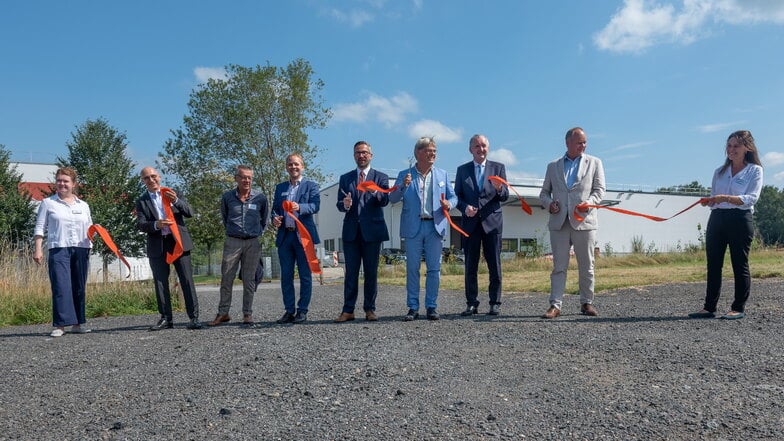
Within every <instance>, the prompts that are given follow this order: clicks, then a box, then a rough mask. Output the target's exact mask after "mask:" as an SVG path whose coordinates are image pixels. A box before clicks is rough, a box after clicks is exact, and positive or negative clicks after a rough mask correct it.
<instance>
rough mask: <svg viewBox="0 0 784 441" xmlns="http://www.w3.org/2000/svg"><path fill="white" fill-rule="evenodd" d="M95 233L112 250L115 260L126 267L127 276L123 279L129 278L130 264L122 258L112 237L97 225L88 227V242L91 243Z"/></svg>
mask: <svg viewBox="0 0 784 441" xmlns="http://www.w3.org/2000/svg"><path fill="white" fill-rule="evenodd" d="M95 233H98V235H99V236H101V239H103V243H105V244H106V246H107V247H109V249H110V250H112V252H113V253H114V255H115V256H117V258H118V259H120V261H121V262H122V263H124V264H125V266H127V267H128V275H127V276H125V278H128V277H131V264H129V263H128V261H127V260H125V257H123V255H122V253H120V250H119V249H117V245H116V244H115V243H114V240H112V236H111V235H110V234H109V232H108V231H106V228H104V227H102V226H101V225H99V224H92V225H90V227H89V228H88V229H87V238H88V239H90V242H92V241H93V236H95Z"/></svg>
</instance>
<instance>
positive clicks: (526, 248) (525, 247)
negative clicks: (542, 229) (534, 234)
mask: <svg viewBox="0 0 784 441" xmlns="http://www.w3.org/2000/svg"><path fill="white" fill-rule="evenodd" d="M520 252H521V253H522V254H523V255H524V256H536V255H537V249H536V239H520Z"/></svg>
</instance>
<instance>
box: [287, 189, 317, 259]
mask: <svg viewBox="0 0 784 441" xmlns="http://www.w3.org/2000/svg"><path fill="white" fill-rule="evenodd" d="M293 205H294V202H291V201H283V210H285V211H286V213H288V215H289V216H291V218H292V219H294V222H295V223H296V224H297V231H299V238H300V241H301V242H302V248H303V249H304V250H305V256H306V257H307V259H308V266H309V267H310V272H312V273H313V274H321V266H320V265H319V260H318V257H317V256H316V247H315V244H314V243H313V237H311V235H310V232H309V231H308V229H307V228H306V227H305V225H303V224H302V222H300V220H299V219H298V218H297V216H295V215H294V208H293Z"/></svg>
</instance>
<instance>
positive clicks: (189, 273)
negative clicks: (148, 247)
mask: <svg viewBox="0 0 784 441" xmlns="http://www.w3.org/2000/svg"><path fill="white" fill-rule="evenodd" d="M163 249H164V254H163V255H161V256H158V257H150V258H149V260H150V268H152V278H153V280H154V282H155V298H156V300H157V302H158V312H159V313H160V314H161V318H165V319H166V320H168V321H172V304H171V293H170V291H169V272H170V270H171V269H170V266H169V264H168V263H166V253H167V252H171V251H172V250H174V238H173V237H172V236H171V235H169V236H166V237H164V238H163ZM174 269H175V270H176V271H177V277H178V278H179V279H180V288H181V289H182V297H183V298H184V299H185V311H186V312H187V313H188V318H190V319H198V318H199V298H198V297H196V286H195V285H194V283H193V268H192V267H191V252H190V251H185V252H184V253H182V256H180V257H179V258H178V259H177V260H175V261H174Z"/></svg>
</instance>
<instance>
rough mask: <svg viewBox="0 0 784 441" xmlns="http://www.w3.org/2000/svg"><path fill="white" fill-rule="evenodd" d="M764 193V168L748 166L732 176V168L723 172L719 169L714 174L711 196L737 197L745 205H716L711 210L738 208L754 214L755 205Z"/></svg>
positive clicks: (726, 203)
mask: <svg viewBox="0 0 784 441" xmlns="http://www.w3.org/2000/svg"><path fill="white" fill-rule="evenodd" d="M761 192H762V167H760V166H759V165H757V164H746V166H745V167H743V170H741V171H739V172H738V173H736V174H735V176H733V175H732V166H731V165H730V166H728V167H727V169H726V170H724V171H723V172H722V171H721V167H719V168H717V169H716V171H715V172H714V173H713V183H712V184H711V196H715V195H717V194H729V195H732V196H737V197H739V198H740V200H741V201H743V205H735V204H731V203H729V202H722V203H720V204H716V205H714V206H713V207H711V209H717V208H738V209H741V210H751V211H752V212H754V204H755V203H757V199H759V196H760V193H761Z"/></svg>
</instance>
